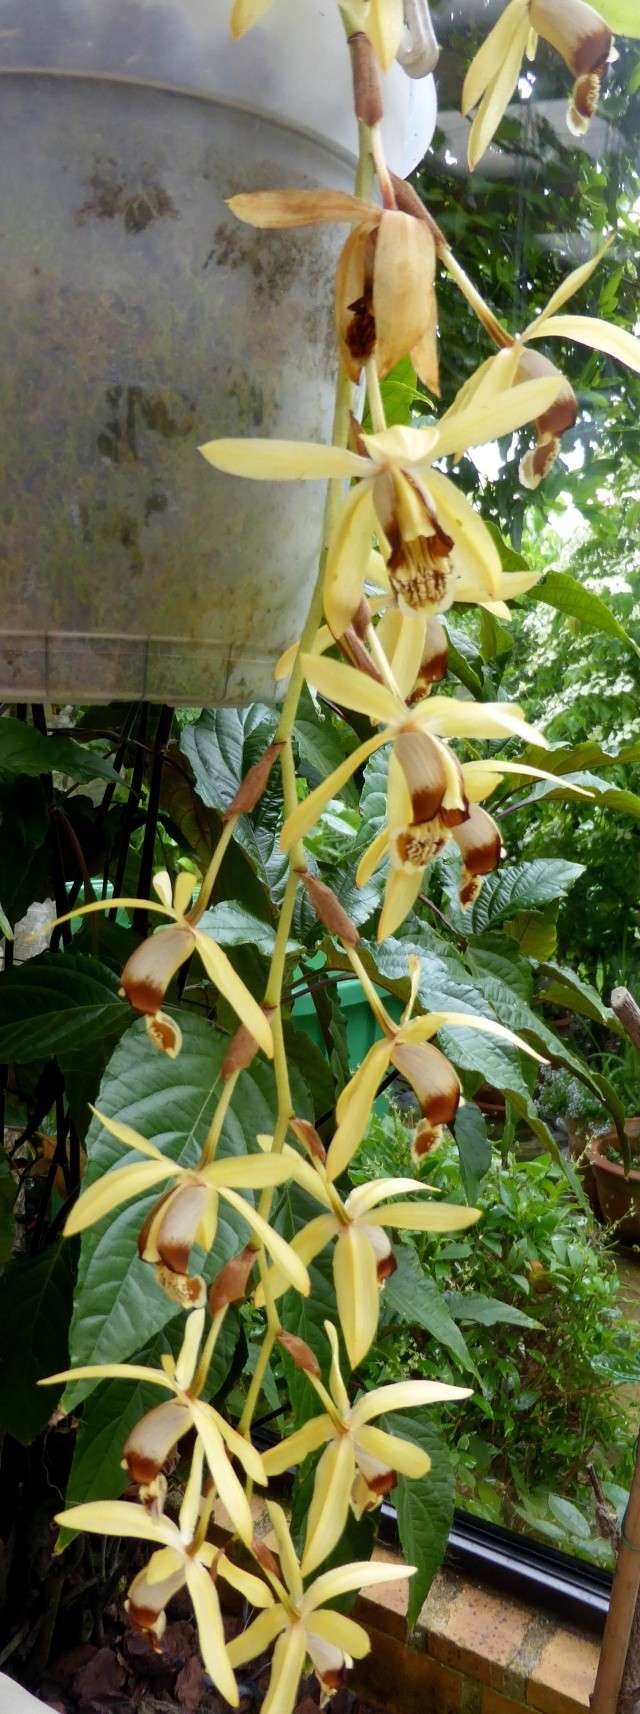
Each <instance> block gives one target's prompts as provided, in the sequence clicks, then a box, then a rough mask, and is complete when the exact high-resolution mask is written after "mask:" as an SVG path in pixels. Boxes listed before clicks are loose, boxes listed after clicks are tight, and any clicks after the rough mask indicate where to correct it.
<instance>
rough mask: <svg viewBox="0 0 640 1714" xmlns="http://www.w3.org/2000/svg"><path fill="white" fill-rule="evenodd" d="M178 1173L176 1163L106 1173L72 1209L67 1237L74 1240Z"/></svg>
mask: <svg viewBox="0 0 640 1714" xmlns="http://www.w3.org/2000/svg"><path fill="white" fill-rule="evenodd" d="M175 1174H176V1166H175V1162H174V1161H157V1162H156V1161H140V1162H139V1164H136V1165H135V1166H124V1167H119V1168H118V1170H117V1171H116V1172H107V1173H105V1174H104V1176H103V1177H102V1178H99V1179H97V1181H96V1183H95V1184H91V1185H90V1186H89V1189H88V1190H85V1191H83V1193H82V1196H81V1197H79V1199H78V1201H77V1202H76V1204H75V1207H74V1208H72V1209H71V1213H70V1214H69V1215H68V1216H67V1221H66V1225H65V1229H64V1231H65V1237H66V1238H72V1237H74V1236H75V1234H76V1232H84V1230H85V1227H86V1226H93V1225H94V1223H95V1221H96V1220H102V1219H103V1218H104V1215H105V1214H111V1212H112V1210H113V1209H114V1208H119V1207H120V1205H121V1203H123V1202H128V1201H129V1199H130V1197H132V1196H144V1193H145V1191H147V1190H152V1189H153V1186H154V1185H155V1184H160V1182H161V1180H162V1179H163V1178H174V1177H175Z"/></svg>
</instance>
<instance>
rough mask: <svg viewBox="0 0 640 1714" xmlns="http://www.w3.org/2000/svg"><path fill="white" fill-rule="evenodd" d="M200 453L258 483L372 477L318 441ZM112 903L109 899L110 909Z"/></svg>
mask: <svg viewBox="0 0 640 1714" xmlns="http://www.w3.org/2000/svg"><path fill="white" fill-rule="evenodd" d="M198 451H199V452H201V453H202V456H203V458H206V460H207V463H208V464H213V465H214V468H215V469H216V470H223V471H224V472H225V473H226V475H227V476H251V477H253V479H254V481H256V482H300V481H306V480H309V481H310V482H322V481H324V480H325V478H327V479H333V478H334V477H345V478H346V477H349V476H368V475H369V474H370V465H369V461H368V459H366V458H361V457H360V456H359V454H358V453H356V452H347V451H345V450H343V448H342V447H340V446H319V445H318V444H317V442H316V441H302V440H259V439H255V440H210V441H208V442H207V444H206V446H200V447H199V448H198ZM112 903H113V900H112V899H108V900H107V904H108V905H109V906H110V905H111V904H112Z"/></svg>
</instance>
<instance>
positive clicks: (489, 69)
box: [461, 0, 527, 118]
mask: <svg viewBox="0 0 640 1714" xmlns="http://www.w3.org/2000/svg"><path fill="white" fill-rule="evenodd" d="M526 17H527V0H511V4H510V5H509V6H505V9H504V12H502V13H501V15H500V17H499V19H498V22H497V24H494V27H493V29H492V30H490V31H489V34H488V36H485V39H484V41H483V43H482V46H481V47H480V48H478V52H477V54H476V55H475V57H474V59H472V61H471V64H470V66H469V69H468V71H467V75H466V77H465V80H464V83H463V86H462V101H461V110H462V113H463V114H464V116H465V118H466V115H467V113H470V112H471V109H472V107H475V106H477V103H478V102H479V100H480V98H481V96H483V95H484V92H485V89H486V88H487V87H488V85H489V83H490V82H491V80H492V78H494V77H495V76H496V73H497V72H498V71H499V70H500V67H501V65H502V64H503V61H504V58H505V54H507V53H508V51H509V49H510V47H511V44H512V41H513V40H514V38H515V36H516V34H517V33H518V31H519V28H520V25H521V24H522V22H523V21H524V20H525V19H526Z"/></svg>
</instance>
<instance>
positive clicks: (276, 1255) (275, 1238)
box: [220, 1188, 311, 1297]
mask: <svg viewBox="0 0 640 1714" xmlns="http://www.w3.org/2000/svg"><path fill="white" fill-rule="evenodd" d="M220 1194H221V1196H223V1197H224V1200H225V1202H230V1203H231V1207H232V1208H235V1209H236V1212H237V1213H238V1214H241V1215H242V1218H243V1220H246V1222H247V1225H248V1226H250V1227H251V1230H252V1232H255V1233H257V1236H258V1237H259V1238H260V1239H261V1241H262V1243H263V1244H264V1247H265V1249H266V1250H268V1252H269V1255H270V1256H272V1257H273V1260H274V1262H275V1264H276V1267H277V1268H278V1271H279V1273H281V1274H283V1275H284V1277H285V1279H286V1280H287V1281H288V1283H289V1285H292V1286H295V1289H296V1291H299V1292H300V1293H301V1295H302V1296H303V1297H308V1295H309V1292H310V1290H311V1287H310V1283H309V1275H308V1273H307V1270H306V1267H305V1265H304V1262H302V1261H301V1260H300V1257H299V1255H298V1254H296V1251H295V1249H294V1248H293V1245H292V1244H287V1243H286V1242H285V1239H284V1238H281V1237H280V1235H279V1233H278V1232H274V1231H273V1228H272V1227H271V1226H269V1225H268V1224H267V1221H266V1220H263V1219H262V1215H261V1214H258V1212H257V1210H256V1209H255V1208H252V1207H251V1205H250V1203H248V1202H245V1201H244V1199H243V1198H242V1197H241V1196H236V1193H235V1191H234V1190H228V1189H226V1188H225V1189H224V1190H222V1191H221V1193H220Z"/></svg>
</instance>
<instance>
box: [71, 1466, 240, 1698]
mask: <svg viewBox="0 0 640 1714" xmlns="http://www.w3.org/2000/svg"><path fill="white" fill-rule="evenodd" d="M202 1474H203V1447H202V1443H201V1442H197V1443H196V1448H195V1451H194V1454H193V1461H192V1465H191V1470H190V1474H189V1479H188V1481H187V1485H186V1488H185V1493H184V1499H183V1501H182V1505H181V1507H180V1515H179V1519H178V1523H177V1524H176V1523H174V1522H173V1520H172V1519H171V1518H167V1517H165V1516H164V1515H162V1514H158V1513H157V1512H150V1511H149V1510H148V1509H147V1508H146V1506H138V1505H131V1504H130V1503H129V1501H127V1500H96V1501H93V1502H89V1503H88V1504H86V1505H82V1506H72V1507H71V1508H70V1510H69V1511H66V1512H59V1513H58V1516H57V1518H56V1522H57V1523H58V1524H60V1525H61V1526H62V1528H64V1529H72V1530H89V1531H90V1533H91V1534H93V1535H106V1536H111V1535H112V1536H124V1537H126V1538H128V1539H131V1540H133V1541H136V1540H138V1541H148V1542H150V1543H151V1544H152V1545H153V1546H154V1547H155V1549H156V1551H155V1553H153V1554H152V1555H151V1558H150V1560H149V1563H148V1565H146V1566H145V1569H144V1571H139V1572H138V1575H137V1577H134V1579H133V1582H132V1584H131V1587H130V1589H129V1595H128V1599H127V1602H126V1608H127V1613H128V1616H129V1619H130V1620H131V1623H132V1624H133V1625H134V1626H135V1628H136V1630H139V1631H144V1632H146V1633H147V1634H148V1635H150V1636H151V1637H152V1638H153V1639H154V1640H155V1642H156V1644H157V1643H159V1642H160V1640H161V1638H162V1636H163V1634H164V1631H165V1628H166V1622H167V1621H166V1614H165V1607H166V1605H167V1603H168V1602H169V1601H170V1600H171V1599H172V1597H173V1596H174V1595H177V1593H178V1590H180V1589H183V1588H184V1587H185V1584H186V1587H187V1589H188V1591H189V1594H190V1596H191V1600H192V1603H193V1610H194V1614H195V1618H196V1624H197V1627H198V1638H199V1642H200V1650H201V1653H202V1659H203V1661H204V1664H205V1667H206V1670H207V1672H208V1673H209V1676H210V1678H212V1679H213V1683H214V1684H215V1686H216V1689H217V1690H219V1691H220V1692H221V1694H222V1695H223V1696H225V1697H226V1700H227V1702H230V1703H231V1706H232V1707H233V1708H237V1706H238V1702H239V1700H240V1698H239V1695H238V1687H237V1684H236V1681H235V1677H234V1674H233V1670H232V1667H231V1664H230V1660H229V1655H228V1652H227V1647H226V1644H225V1638H224V1627H223V1623H222V1615H221V1612H220V1602H219V1599H218V1592H217V1589H216V1579H217V1578H218V1577H223V1578H224V1580H225V1582H226V1583H230V1584H231V1586H232V1588H233V1589H237V1590H239V1592H240V1594H241V1595H243V1596H244V1597H245V1599H246V1600H247V1601H251V1602H252V1604H253V1606H254V1607H265V1608H268V1607H272V1606H273V1596H272V1594H271V1590H270V1589H269V1588H268V1587H267V1584H266V1583H265V1582H264V1580H263V1579H262V1578H261V1577H254V1576H253V1574H252V1573H251V1572H250V1571H243V1570H241V1569H240V1567H239V1566H237V1565H234V1564H233V1562H232V1560H230V1559H229V1558H228V1557H227V1555H226V1554H225V1553H221V1552H220V1550H219V1549H218V1548H216V1547H215V1546H214V1544H213V1542H211V1541H207V1539H206V1531H207V1528H208V1524H209V1518H210V1514H211V1506H212V1502H213V1498H214V1496H213V1491H212V1492H211V1493H210V1494H209V1495H207V1496H206V1498H204V1499H203V1498H202Z"/></svg>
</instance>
